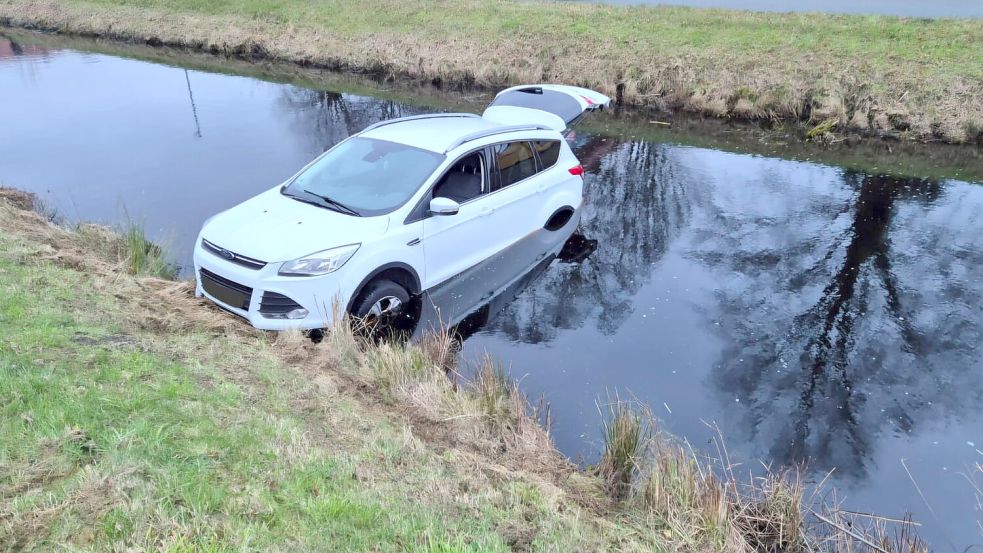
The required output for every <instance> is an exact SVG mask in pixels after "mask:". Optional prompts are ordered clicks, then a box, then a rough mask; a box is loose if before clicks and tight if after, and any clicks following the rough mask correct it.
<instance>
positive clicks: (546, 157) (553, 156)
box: [532, 140, 560, 169]
mask: <svg viewBox="0 0 983 553" xmlns="http://www.w3.org/2000/svg"><path fill="white" fill-rule="evenodd" d="M532 147H533V148H535V150H536V152H537V153H539V161H542V162H543V169H549V168H550V167H552V166H554V165H556V160H557V159H559V158H560V141H559V140H539V141H535V142H533V143H532Z"/></svg>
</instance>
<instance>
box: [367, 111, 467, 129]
mask: <svg viewBox="0 0 983 553" xmlns="http://www.w3.org/2000/svg"><path fill="white" fill-rule="evenodd" d="M442 117H480V116H479V115H475V114H473V113H425V114H423V115H410V116H408V117H397V118H396V119H386V120H385V121H379V122H378V123H374V124H372V125H369V126H368V127H365V128H364V129H362V130H361V131H360V132H359V134H362V133H363V132H367V131H371V130H372V129H378V128H379V127H385V126H386V125H392V124H393V123H402V122H403V121H415V120H417V119H438V118H442Z"/></svg>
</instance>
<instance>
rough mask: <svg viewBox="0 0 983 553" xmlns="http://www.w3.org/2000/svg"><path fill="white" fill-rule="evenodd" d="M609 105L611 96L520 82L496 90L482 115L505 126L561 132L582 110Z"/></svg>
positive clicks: (588, 90) (598, 108)
mask: <svg viewBox="0 0 983 553" xmlns="http://www.w3.org/2000/svg"><path fill="white" fill-rule="evenodd" d="M609 105H611V99H610V98H608V97H607V96H605V95H603V94H601V93H600V92H595V91H593V90H590V89H587V88H581V87H578V86H568V85H557V84H537V85H521V86H515V87H512V88H507V89H505V90H503V91H501V92H499V93H498V94H497V95H496V96H495V99H494V100H493V101H492V103H491V104H489V106H488V108H487V109H485V112H484V113H483V114H482V117H484V118H486V119H490V120H492V121H497V122H499V123H503V124H506V125H528V124H536V125H542V126H545V127H548V128H551V129H553V130H556V131H560V132H563V131H564V130H566V129H568V128H570V127H571V126H572V125H573V124H574V123H576V121H577V120H578V119H580V118H581V117H582V116H583V115H584V113H587V112H589V111H595V110H601V109H604V108H605V107H607V106H609Z"/></svg>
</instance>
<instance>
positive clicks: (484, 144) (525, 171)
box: [194, 85, 609, 330]
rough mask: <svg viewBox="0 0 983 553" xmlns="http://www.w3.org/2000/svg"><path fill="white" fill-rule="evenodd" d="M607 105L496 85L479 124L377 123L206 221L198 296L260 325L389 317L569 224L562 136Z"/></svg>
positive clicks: (574, 201) (570, 191) (472, 118)
mask: <svg viewBox="0 0 983 553" xmlns="http://www.w3.org/2000/svg"><path fill="white" fill-rule="evenodd" d="M608 102H609V100H608V99H607V98H606V97H605V96H603V95H600V94H598V93H596V92H593V91H589V90H586V89H579V88H576V87H565V86H560V85H532V86H524V87H515V88H512V89H508V90H505V91H502V92H501V93H499V95H498V96H496V99H495V101H493V102H492V104H491V105H490V106H489V107H488V109H487V110H486V111H485V113H484V114H483V115H482V116H480V117H479V116H476V115H472V114H434V115H428V116H417V117H411V118H404V119H401V120H391V121H383V122H381V123H378V124H376V125H373V126H371V127H369V128H367V129H366V130H364V131H362V132H360V133H358V134H356V135H354V136H353V137H350V138H349V139H346V140H345V141H342V142H341V143H339V144H338V145H336V146H335V147H334V148H332V149H331V150H329V151H327V152H325V154H322V155H321V156H320V157H318V158H317V159H315V160H314V161H313V162H311V163H310V164H309V165H308V166H306V167H305V168H304V169H302V170H301V171H300V172H299V173H298V174H297V175H295V176H294V177H292V178H291V179H289V180H288V181H287V182H286V183H284V184H283V185H281V186H277V187H275V188H273V189H271V190H268V191H266V192H264V193H262V194H260V195H258V196H256V197H254V198H251V199H249V200H247V201H246V202H243V203H242V204H239V205H238V206H235V207H233V208H231V209H229V210H227V211H225V212H222V213H219V214H217V215H215V216H214V217H212V218H211V219H209V220H208V221H206V222H205V224H204V225H203V228H202V232H201V234H200V236H199V238H198V242H197V244H196V246H195V250H194V262H195V271H196V275H197V276H198V284H197V292H198V294H199V295H203V296H205V297H207V298H208V299H210V300H211V301H213V302H214V303H216V304H217V305H219V306H220V307H222V308H224V309H226V310H228V311H230V312H232V313H235V314H237V315H239V316H242V317H244V318H246V319H247V320H248V321H249V322H250V324H252V325H253V326H255V327H257V328H260V329H267V330H283V329H288V328H299V329H319V328H326V327H330V326H332V324H334V323H335V319H336V317H338V316H341V315H344V314H346V313H349V314H352V315H356V316H359V317H365V316H368V317H381V316H383V315H385V314H386V313H387V312H388V313H389V314H390V315H391V314H392V313H395V311H397V310H398V309H399V308H400V306H401V304H402V303H404V302H405V301H406V300H407V299H408V297H410V296H412V295H416V294H419V293H421V292H422V291H424V290H427V289H430V288H432V287H434V286H436V285H438V284H440V283H442V282H445V281H447V280H448V279H450V278H453V277H454V276H455V275H457V274H460V273H462V272H464V271H465V270H467V269H468V268H469V267H471V266H474V265H476V264H477V263H480V262H481V261H482V260H484V259H486V258H488V257H490V256H492V255H494V254H496V253H498V252H500V251H502V250H504V249H505V248H507V247H509V246H510V245H512V244H514V243H515V242H516V241H518V240H521V239H522V238H523V237H524V236H527V235H529V233H530V232H532V231H534V230H536V229H537V228H542V227H546V228H547V229H550V225H556V224H558V223H563V222H564V220H569V218H570V217H572V216H573V215H574V213H575V212H576V211H577V210H578V209H580V207H581V204H582V197H583V181H582V178H581V172H582V170H581V169H580V165H579V161H578V160H577V158H576V156H574V154H573V152H572V151H571V150H570V148H569V146H568V145H567V144H566V142H565V141H564V140H563V136H562V132H564V131H565V130H566V129H567V128H568V127H569V126H570V125H571V124H573V123H574V122H575V121H576V120H577V119H578V118H579V117H580V116H581V115H582V114H583V113H585V112H586V111H590V110H593V109H598V108H600V107H603V106H605V105H607V104H608ZM559 226H562V224H560V225H559Z"/></svg>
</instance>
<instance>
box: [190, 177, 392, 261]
mask: <svg viewBox="0 0 983 553" xmlns="http://www.w3.org/2000/svg"><path fill="white" fill-rule="evenodd" d="M387 228H389V216H388V215H382V216H377V217H354V216H351V215H346V214H344V213H339V212H337V211H332V210H330V209H326V208H321V207H318V206H315V205H311V204H306V203H303V202H299V201H297V200H295V199H293V198H290V197H288V196H284V195H283V194H281V193H280V188H279V187H277V188H274V189H273V190H270V191H267V192H264V193H262V194H260V195H258V196H256V197H254V198H251V199H249V200H246V201H245V202H243V203H241V204H239V205H237V206H235V207H233V208H232V209H229V210H227V211H223V212H221V213H219V214H218V215H215V216H214V217H212V218H211V219H210V220H209V221H208V222H207V223H205V226H204V228H203V229H202V232H201V236H202V238H204V239H205V240H208V241H209V242H211V243H213V244H215V245H216V246H219V247H221V248H225V249H227V250H229V251H232V252H235V253H237V254H240V255H244V256H246V257H252V258H253V259H259V260H261V261H266V262H267V263H270V262H277V261H289V260H291V259H297V258H299V257H303V256H305V255H309V254H311V253H314V252H319V251H321V250H326V249H328V248H335V247H338V246H346V245H348V244H357V243H360V242H364V241H365V240H367V239H369V238H374V237H376V236H379V235H380V234H382V233H384V232H385V231H386V229H387Z"/></svg>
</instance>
